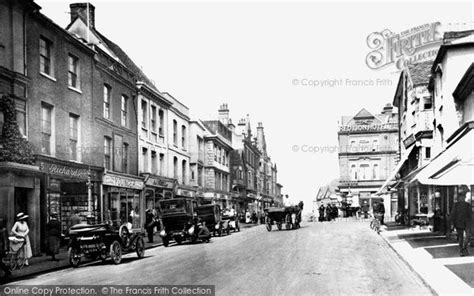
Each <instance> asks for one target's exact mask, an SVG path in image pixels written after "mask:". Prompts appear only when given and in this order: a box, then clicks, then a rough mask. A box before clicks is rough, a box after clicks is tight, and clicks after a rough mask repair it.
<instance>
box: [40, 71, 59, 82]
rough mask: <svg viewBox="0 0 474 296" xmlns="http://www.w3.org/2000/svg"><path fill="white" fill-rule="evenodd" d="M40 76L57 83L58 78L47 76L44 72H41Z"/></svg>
mask: <svg viewBox="0 0 474 296" xmlns="http://www.w3.org/2000/svg"><path fill="white" fill-rule="evenodd" d="M40 75H41V76H43V77H46V78H48V79H49V80H52V81H54V82H56V78H54V77H53V76H49V75H48V74H46V73H44V72H40Z"/></svg>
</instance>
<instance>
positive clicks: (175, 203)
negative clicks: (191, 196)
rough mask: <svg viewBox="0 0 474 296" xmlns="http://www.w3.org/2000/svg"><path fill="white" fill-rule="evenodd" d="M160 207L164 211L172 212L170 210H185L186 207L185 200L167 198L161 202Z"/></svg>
mask: <svg viewBox="0 0 474 296" xmlns="http://www.w3.org/2000/svg"><path fill="white" fill-rule="evenodd" d="M159 205H160V209H161V212H162V213H170V212H184V211H185V207H186V201H185V200H179V199H175V200H165V201H160V202H159Z"/></svg>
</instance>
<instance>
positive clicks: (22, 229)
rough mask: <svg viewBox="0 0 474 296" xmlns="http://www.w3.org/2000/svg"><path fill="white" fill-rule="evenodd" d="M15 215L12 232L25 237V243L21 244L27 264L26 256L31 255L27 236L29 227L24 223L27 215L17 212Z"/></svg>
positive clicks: (29, 256)
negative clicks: (15, 219)
mask: <svg viewBox="0 0 474 296" xmlns="http://www.w3.org/2000/svg"><path fill="white" fill-rule="evenodd" d="M16 217H17V221H16V222H15V224H14V225H13V228H12V233H13V234H14V235H15V236H17V237H23V238H24V239H25V245H24V246H23V250H24V251H25V265H26V266H28V265H29V263H28V258H31V257H32V256H33V252H32V251H31V244H30V237H29V236H28V233H29V232H30V228H29V227H28V224H27V223H26V219H27V218H28V215H25V214H23V213H19V214H18V215H16Z"/></svg>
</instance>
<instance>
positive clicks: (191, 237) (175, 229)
mask: <svg viewBox="0 0 474 296" xmlns="http://www.w3.org/2000/svg"><path fill="white" fill-rule="evenodd" d="M158 205H159V209H160V226H161V231H160V237H161V239H162V241H163V246H165V247H167V246H168V245H169V243H170V241H171V240H172V239H173V240H174V241H175V242H176V243H177V244H181V243H182V242H183V241H185V240H188V241H191V242H193V243H194V242H196V240H197V230H198V225H197V224H198V216H197V211H196V210H197V202H196V200H194V199H191V198H185V197H180V198H173V199H165V200H161V201H159V202H158Z"/></svg>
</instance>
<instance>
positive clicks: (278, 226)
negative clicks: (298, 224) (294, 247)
mask: <svg viewBox="0 0 474 296" xmlns="http://www.w3.org/2000/svg"><path fill="white" fill-rule="evenodd" d="M277 228H278V230H281V228H282V225H281V222H278V223H277Z"/></svg>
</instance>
